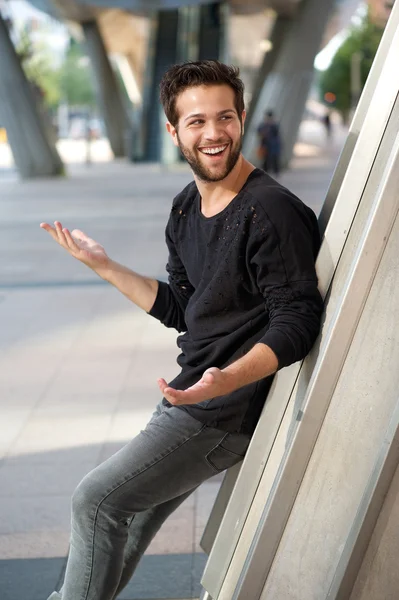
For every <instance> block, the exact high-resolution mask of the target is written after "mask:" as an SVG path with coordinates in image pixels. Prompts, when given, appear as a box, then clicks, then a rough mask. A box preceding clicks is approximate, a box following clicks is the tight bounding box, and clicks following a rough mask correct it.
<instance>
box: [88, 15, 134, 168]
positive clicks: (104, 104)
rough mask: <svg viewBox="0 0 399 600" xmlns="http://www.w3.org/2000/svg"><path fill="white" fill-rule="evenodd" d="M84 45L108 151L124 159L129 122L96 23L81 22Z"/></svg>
mask: <svg viewBox="0 0 399 600" xmlns="http://www.w3.org/2000/svg"><path fill="white" fill-rule="evenodd" d="M82 27H83V31H84V34H85V45H86V48H87V53H88V55H89V57H90V61H91V65H92V68H93V74H94V81H95V88H96V92H97V98H98V103H99V105H100V108H101V112H102V115H103V118H104V123H105V127H106V130H107V135H108V139H109V143H110V145H111V149H112V152H113V153H114V155H115V156H116V157H119V156H126V154H127V140H128V137H129V134H130V126H131V125H130V121H129V117H128V113H127V108H126V106H125V104H124V101H123V98H122V94H121V90H120V88H119V84H118V81H117V79H116V76H115V73H114V71H113V69H112V66H111V63H110V61H109V58H108V55H107V52H106V49H105V46H104V42H103V40H102V37H101V32H100V30H99V27H98V25H97V23H96V21H86V22H84V23H82Z"/></svg>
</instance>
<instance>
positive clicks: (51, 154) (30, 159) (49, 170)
mask: <svg viewBox="0 0 399 600" xmlns="http://www.w3.org/2000/svg"><path fill="white" fill-rule="evenodd" d="M0 122H1V124H2V125H3V126H4V127H5V128H6V130H7V136H8V140H9V143H10V146H11V150H12V153H13V156H14V161H15V164H16V166H17V169H18V171H19V174H20V175H21V177H22V178H29V177H48V176H55V175H61V174H62V173H63V171H64V168H63V164H62V161H61V159H60V157H59V155H58V152H57V150H56V147H55V145H54V143H53V142H52V141H51V138H50V136H49V135H48V132H47V130H46V126H45V123H44V120H43V117H42V115H41V114H40V110H39V107H38V99H37V98H35V95H34V92H33V88H32V86H31V84H30V83H29V81H28V80H27V79H26V77H25V73H24V72H23V69H22V67H21V63H20V60H19V57H18V55H17V53H16V52H15V49H14V46H13V44H12V41H11V39H10V36H9V33H8V29H7V26H6V24H5V22H4V20H3V19H2V18H1V15H0Z"/></svg>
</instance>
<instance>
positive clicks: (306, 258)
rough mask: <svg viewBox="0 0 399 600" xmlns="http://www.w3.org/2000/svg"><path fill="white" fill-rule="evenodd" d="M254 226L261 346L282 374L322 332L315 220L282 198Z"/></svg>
mask: <svg viewBox="0 0 399 600" xmlns="http://www.w3.org/2000/svg"><path fill="white" fill-rule="evenodd" d="M298 202H299V201H298V200H296V203H298ZM268 208H269V207H268ZM254 222H255V223H257V226H256V233H255V234H254V243H253V244H251V249H252V252H251V254H252V256H251V258H250V261H251V264H252V267H254V268H255V273H256V282H257V286H258V288H259V290H260V291H261V293H262V295H263V297H264V299H265V308H266V310H267V311H268V313H269V318H270V321H269V328H268V330H267V331H266V333H265V335H264V336H263V337H262V338H261V339H260V340H259V341H260V342H261V343H264V344H266V345H267V346H269V347H270V348H271V349H272V350H273V351H274V353H275V354H276V356H277V359H278V363H279V369H281V368H282V367H286V366H288V365H290V364H292V363H294V362H296V361H298V360H302V359H303V358H304V357H305V356H306V355H307V353H308V352H309V350H310V349H311V347H312V346H313V344H314V342H315V340H316V338H317V335H318V333H319V330H320V319H321V314H322V309H323V302H322V298H321V296H320V293H319V291H318V288H317V276H316V270H315V249H316V248H317V247H318V245H319V232H318V226H317V220H316V217H315V216H314V214H313V212H311V211H310V209H307V208H305V207H304V205H302V206H300V205H298V204H297V206H296V205H295V203H294V202H291V199H290V198H287V197H286V196H284V194H281V197H280V198H278V202H274V203H272V205H271V207H270V212H269V210H268V212H267V213H265V212H263V208H262V207H260V210H259V214H258V215H256V218H255V219H254Z"/></svg>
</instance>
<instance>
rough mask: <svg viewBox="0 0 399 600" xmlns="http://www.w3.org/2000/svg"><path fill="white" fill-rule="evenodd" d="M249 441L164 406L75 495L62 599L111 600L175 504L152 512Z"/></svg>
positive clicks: (236, 456) (229, 460)
mask: <svg viewBox="0 0 399 600" xmlns="http://www.w3.org/2000/svg"><path fill="white" fill-rule="evenodd" d="M248 444H249V437H248V436H245V435H240V434H226V433H225V432H223V431H220V430H217V429H213V428H211V427H207V426H206V425H203V424H202V423H200V422H199V421H197V420H196V419H193V418H192V417H191V416H190V415H188V414H187V413H186V412H185V411H183V410H181V409H179V408H177V407H169V408H164V409H162V412H161V414H159V415H158V416H156V417H155V418H153V419H152V420H151V421H150V423H149V424H148V425H147V427H146V429H145V430H144V431H142V432H141V433H140V434H139V435H138V436H137V437H136V438H135V439H133V440H132V441H131V442H130V443H129V444H127V445H126V446H125V447H124V448H122V450H120V451H119V452H117V453H116V454H115V455H114V456H112V457H111V458H110V459H108V460H107V461H106V462H105V463H103V464H102V465H100V466H99V467H97V468H96V469H95V470H94V471H92V472H91V473H89V474H88V475H87V476H86V477H85V478H84V479H83V481H82V482H81V483H80V485H79V486H78V488H77V490H76V491H75V494H74V496H73V499H72V534H71V547H70V554H69V559H68V565H67V570H66V574H65V582H64V586H63V589H62V600H112V599H113V598H114V597H115V594H116V592H117V590H118V588H119V586H120V585H121V586H122V585H125V584H126V579H127V576H129V577H130V575H131V573H132V572H133V570H134V567H135V564H136V563H137V561H138V559H139V556H140V555H141V553H142V551H143V549H144V548H145V547H146V545H147V543H149V541H150V540H151V538H152V536H153V534H154V532H155V531H156V530H157V529H158V527H159V526H160V524H161V523H162V521H163V519H164V518H165V517H166V516H167V515H168V514H170V512H171V511H172V510H174V506H173V503H171V504H170V505H169V506H168V505H165V507H164V508H163V509H159V511H158V514H157V511H155V513H153V515H151V510H154V509H155V507H156V506H159V505H162V504H165V503H169V502H171V501H172V500H174V499H177V498H178V497H181V496H183V495H188V494H189V493H190V492H191V491H193V489H195V488H196V487H197V486H198V485H200V483H202V482H203V481H205V480H206V479H208V478H210V477H212V476H213V475H214V474H215V473H218V472H220V471H223V470H225V469H226V468H229V467H231V466H233V464H236V463H237V462H239V461H240V460H242V458H243V456H244V454H245V452H246V449H247V447H248ZM183 499H184V498H183ZM145 511H149V512H148V513H147V519H146V517H145V516H142V517H141V519H142V527H141V533H140V535H139V536H138V537H137V535H135V534H134V532H135V531H136V532H137V531H139V530H140V517H139V520H138V523H137V524H138V530H136V529H133V530H132V531H133V535H132V538H131V539H132V542H131V544H130V545H129V544H128V538H129V527H130V525H131V523H132V520H133V519H134V518H135V516H136V515H140V514H142V513H144V512H145ZM163 512H164V513H165V516H163ZM150 516H152V517H153V519H150ZM135 545H136V546H137V548H136V549H135ZM125 550H126V551H127V554H126V557H125ZM129 561H130V563H129ZM128 563H129V564H128ZM124 565H125V568H126V569H127V571H126V577H125V576H123V568H124ZM130 565H131V566H130ZM122 576H123V581H121V578H122Z"/></svg>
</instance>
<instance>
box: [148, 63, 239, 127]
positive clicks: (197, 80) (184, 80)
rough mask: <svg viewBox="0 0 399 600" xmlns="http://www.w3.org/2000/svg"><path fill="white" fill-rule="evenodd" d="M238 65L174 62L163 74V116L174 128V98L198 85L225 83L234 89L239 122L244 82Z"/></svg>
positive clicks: (176, 119) (176, 118) (161, 93)
mask: <svg viewBox="0 0 399 600" xmlns="http://www.w3.org/2000/svg"><path fill="white" fill-rule="evenodd" d="M239 74H240V70H239V69H238V67H234V66H229V65H225V64H224V63H221V62H219V61H218V60H200V61H195V62H194V61H189V62H185V63H181V64H179V65H174V66H173V67H171V68H170V69H168V71H166V73H165V74H164V76H163V77H162V81H161V83H160V86H159V87H160V98H161V103H162V106H163V109H164V111H165V115H166V118H167V119H168V121H169V123H171V124H172V125H173V127H176V125H177V123H178V121H179V115H178V113H177V110H176V100H177V97H178V96H179V94H181V93H182V92H184V90H186V89H188V88H191V87H196V86H199V85H228V86H230V87H231V89H232V90H233V92H234V96H235V100H234V106H235V109H236V111H237V113H238V117H239V119H240V121H241V114H242V111H243V110H244V84H243V82H242V81H241V79H240V78H239Z"/></svg>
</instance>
